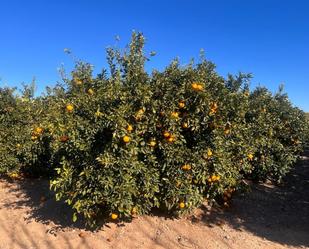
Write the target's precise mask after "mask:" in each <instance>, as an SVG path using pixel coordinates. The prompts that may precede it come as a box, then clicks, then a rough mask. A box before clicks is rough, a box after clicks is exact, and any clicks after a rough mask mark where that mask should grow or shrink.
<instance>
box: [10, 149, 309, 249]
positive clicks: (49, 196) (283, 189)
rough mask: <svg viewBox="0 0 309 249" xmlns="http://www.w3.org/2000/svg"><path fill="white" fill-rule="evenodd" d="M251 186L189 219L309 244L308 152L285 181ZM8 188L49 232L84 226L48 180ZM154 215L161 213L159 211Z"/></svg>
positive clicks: (17, 203)
mask: <svg viewBox="0 0 309 249" xmlns="http://www.w3.org/2000/svg"><path fill="white" fill-rule="evenodd" d="M251 188H252V192H251V193H249V194H244V195H238V196H236V197H235V198H234V200H233V203H232V205H231V207H230V208H229V209H226V210H222V209H219V208H212V209H210V210H209V207H207V206H202V207H201V209H200V212H199V214H198V215H197V216H192V218H190V219H192V221H193V222H196V223H197V224H198V225H207V226H214V225H221V224H228V225H229V226H230V227H232V228H234V229H236V230H239V231H246V232H251V233H252V234H254V235H256V236H259V237H262V238H265V239H267V240H270V241H273V242H277V243H280V244H282V245H290V246H307V247H309V151H307V152H306V153H305V155H304V156H303V157H302V158H301V160H300V161H299V162H298V164H297V165H296V167H295V168H294V169H293V170H292V171H291V172H290V173H289V174H288V175H287V176H286V178H285V180H284V184H283V186H280V187H278V186H274V185H271V184H258V185H254V184H252V185H251ZM10 191H11V192H12V194H14V195H16V197H17V198H16V200H14V201H13V202H10V203H9V204H7V206H6V208H9V209H18V208H22V207H25V206H26V207H30V209H29V211H28V213H27V217H26V218H25V220H26V221H27V220H28V221H29V222H30V221H31V220H35V221H37V222H40V223H43V224H49V223H50V222H52V223H54V224H55V225H54V226H53V227H54V229H55V231H50V233H53V232H55V233H56V232H57V230H65V229H66V228H82V229H83V228H85V227H84V223H83V220H79V221H78V222H76V223H73V222H72V210H71V208H70V207H68V206H67V205H66V204H65V203H63V202H56V201H55V197H54V194H53V193H52V192H51V191H50V190H49V184H48V181H46V180H31V179H27V180H25V181H19V182H18V184H17V185H16V187H15V188H12V189H10ZM19 195H20V197H21V195H23V198H19ZM154 215H158V216H161V217H162V215H161V214H160V213H159V214H157V213H154ZM141 229H142V228H141Z"/></svg>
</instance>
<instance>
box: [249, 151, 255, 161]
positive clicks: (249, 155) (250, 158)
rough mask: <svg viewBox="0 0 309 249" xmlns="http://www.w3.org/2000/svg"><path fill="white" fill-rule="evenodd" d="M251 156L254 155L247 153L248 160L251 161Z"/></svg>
mask: <svg viewBox="0 0 309 249" xmlns="http://www.w3.org/2000/svg"><path fill="white" fill-rule="evenodd" d="M253 157H254V156H253V155H252V154H251V153H249V154H248V160H249V161H252V159H253Z"/></svg>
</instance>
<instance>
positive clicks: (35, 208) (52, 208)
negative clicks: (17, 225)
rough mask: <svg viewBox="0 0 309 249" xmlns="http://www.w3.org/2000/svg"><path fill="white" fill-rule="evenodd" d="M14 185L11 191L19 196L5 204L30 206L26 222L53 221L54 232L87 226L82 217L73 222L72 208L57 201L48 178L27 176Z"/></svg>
mask: <svg viewBox="0 0 309 249" xmlns="http://www.w3.org/2000/svg"><path fill="white" fill-rule="evenodd" d="M12 186H13V187H11V188H10V190H9V192H10V193H11V194H13V195H15V196H16V197H17V198H15V199H14V201H10V202H9V203H5V204H4V205H3V206H4V207H5V208H8V209H19V208H23V207H30V210H29V211H27V216H26V217H25V218H24V220H25V221H26V222H31V221H33V220H34V221H36V222H40V223H42V224H45V225H48V224H50V223H51V222H52V223H54V226H53V229H52V230H50V231H49V232H50V233H52V234H55V233H56V232H57V231H58V230H64V229H66V228H72V229H74V228H79V229H84V228H85V225H84V224H85V222H84V220H83V218H82V217H79V219H78V220H77V221H76V222H72V216H73V210H72V208H71V207H70V206H68V205H67V204H66V203H65V202H64V201H56V199H55V193H54V192H53V191H51V190H50V189H49V182H48V180H46V179H28V178H26V179H23V180H22V181H16V182H14V185H12ZM20 197H22V198H20Z"/></svg>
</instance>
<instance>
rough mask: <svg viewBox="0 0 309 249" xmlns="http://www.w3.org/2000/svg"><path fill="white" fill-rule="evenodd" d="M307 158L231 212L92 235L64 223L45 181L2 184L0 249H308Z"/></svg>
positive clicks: (144, 220) (204, 211) (205, 211)
mask: <svg viewBox="0 0 309 249" xmlns="http://www.w3.org/2000/svg"><path fill="white" fill-rule="evenodd" d="M308 156H309V153H306V155H305V156H304V157H302V160H300V162H299V163H298V164H297V167H296V168H295V169H294V170H293V171H292V172H291V173H290V174H289V175H288V176H287V177H286V179H285V184H284V185H283V186H281V187H277V186H273V185H271V184H260V185H252V192H251V193H249V194H246V195H238V196H236V197H235V198H234V200H233V203H232V205H231V207H230V208H229V209H226V210H221V209H219V208H212V209H210V208H209V207H208V206H206V205H204V206H202V207H201V208H199V209H197V210H196V211H195V212H194V214H193V215H191V216H189V217H184V218H181V219H170V218H168V217H164V216H160V215H152V216H144V217H138V218H136V219H134V220H133V221H132V222H131V223H119V224H115V223H108V224H106V225H105V226H104V227H102V229H101V230H99V231H97V232H92V231H89V230H85V229H84V228H83V226H82V224H79V223H76V224H72V222H70V219H71V216H72V213H71V211H70V208H68V207H67V206H66V205H65V204H63V203H59V202H55V201H54V198H53V194H52V193H51V192H49V191H48V182H46V181H44V180H30V179H28V180H23V181H15V182H10V181H8V180H5V179H0V249H37V248H40V249H41V248H46V249H47V248H48V249H58V248H59V249H69V248H70V249H71V248H74V249H78V248H79V249H90V248H92V249H96V248H100V249H101V248H126V249H127V248H146V249H147V248H149V249H150V248H151V249H156V248H157V249H158V248H171V249H175V248H196V249H206V248H207V249H208V248H209V249H213V248H218V249H225V248H235V249H240V248H243V249H246V248H249V249H255V248H259V249H260V248H265V249H266V248H267V249H281V248H309V157H308ZM46 193H48V194H46Z"/></svg>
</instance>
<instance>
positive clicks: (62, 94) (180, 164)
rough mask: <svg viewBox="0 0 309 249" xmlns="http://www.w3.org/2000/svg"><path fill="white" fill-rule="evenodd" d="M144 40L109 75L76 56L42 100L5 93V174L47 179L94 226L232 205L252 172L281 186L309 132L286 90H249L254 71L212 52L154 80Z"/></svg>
mask: <svg viewBox="0 0 309 249" xmlns="http://www.w3.org/2000/svg"><path fill="white" fill-rule="evenodd" d="M143 46H144V37H143V36H142V35H141V34H140V33H133V35H132V42H131V43H130V46H129V47H128V49H127V50H125V51H120V50H118V49H113V48H109V49H108V51H107V54H108V58H107V60H108V63H109V67H110V72H109V73H107V71H105V70H103V71H102V73H101V74H99V75H97V76H95V77H94V76H93V71H92V66H91V65H89V64H87V63H83V62H77V64H76V67H75V69H74V71H73V72H72V77H70V78H65V79H64V82H65V85H64V86H60V85H58V86H57V87H55V88H53V89H52V88H49V89H48V91H47V95H46V96H44V97H38V98H33V96H32V94H31V91H29V89H26V90H25V91H24V93H23V95H22V96H21V97H19V96H17V95H14V93H13V90H12V89H1V99H0V105H1V124H0V127H1V130H0V132H1V133H0V136H1V141H0V143H1V150H0V158H1V164H0V171H1V172H2V173H8V174H9V173H12V172H25V171H28V172H32V173H33V172H35V173H36V174H48V175H49V176H51V177H52V180H51V188H52V189H53V190H54V191H55V192H56V197H57V199H63V200H65V201H66V202H67V203H68V204H69V205H71V206H72V208H73V209H74V210H75V214H74V216H73V220H76V218H77V214H82V215H83V216H84V217H85V218H86V219H87V220H88V221H89V222H90V223H92V224H93V223H94V222H95V221H96V220H98V218H99V217H101V216H106V215H107V214H108V215H111V218H112V219H116V218H118V217H120V218H131V217H132V216H134V215H135V214H143V213H148V212H149V211H150V210H151V209H152V208H154V207H157V208H161V209H164V210H166V211H168V212H172V213H174V214H181V213H184V212H187V211H189V210H190V209H192V208H194V207H196V206H198V205H199V204H200V203H201V202H202V201H203V200H205V199H208V200H209V201H212V200H214V199H217V198H218V197H220V196H223V199H224V201H226V199H228V198H230V195H231V193H232V192H233V191H234V189H235V188H238V187H239V186H240V182H241V181H242V180H243V179H244V178H249V179H254V180H266V179H270V180H276V181H280V179H281V178H282V176H284V175H285V174H286V173H287V172H288V170H289V169H290V167H291V166H292V165H293V163H294V162H295V160H296V159H297V156H298V155H299V154H300V153H301V151H302V147H303V143H304V142H305V141H306V139H307V137H306V136H307V134H308V130H309V129H308V126H309V125H308V122H307V121H306V119H305V115H304V113H303V112H302V111H301V110H299V109H298V108H295V107H293V106H292V105H291V103H290V102H289V100H288V98H287V96H286V95H285V94H283V93H282V90H280V91H279V92H278V93H276V94H275V95H273V94H271V93H270V92H269V91H268V90H267V89H265V88H257V89H255V90H254V91H253V92H252V93H250V92H249V83H250V78H251V75H247V74H239V75H236V76H232V75H229V76H228V77H227V79H224V78H223V77H221V76H219V75H218V74H217V73H216V71H215V66H214V64H213V63H211V62H209V61H207V60H205V59H204V58H203V57H201V61H200V62H199V63H197V64H194V63H193V62H192V63H191V64H189V65H188V66H186V67H182V66H180V65H179V62H178V61H177V60H174V61H172V63H171V64H170V65H169V66H168V67H167V68H166V69H165V70H163V71H162V72H159V71H156V70H154V71H153V72H152V74H151V75H149V74H148V73H147V72H146V70H145V69H144V64H145V62H146V61H147V60H148V58H146V57H145V54H144V50H143ZM8 110H9V111H8ZM38 128H40V129H38ZM18 144H19V146H17V145H18ZM17 147H18V148H17ZM8 155H9V156H8Z"/></svg>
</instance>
